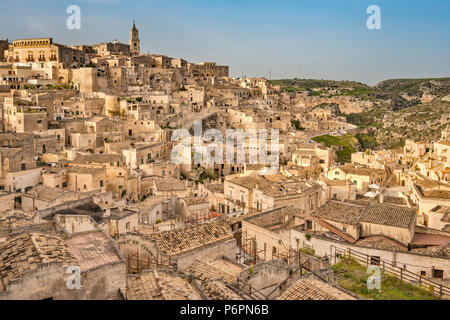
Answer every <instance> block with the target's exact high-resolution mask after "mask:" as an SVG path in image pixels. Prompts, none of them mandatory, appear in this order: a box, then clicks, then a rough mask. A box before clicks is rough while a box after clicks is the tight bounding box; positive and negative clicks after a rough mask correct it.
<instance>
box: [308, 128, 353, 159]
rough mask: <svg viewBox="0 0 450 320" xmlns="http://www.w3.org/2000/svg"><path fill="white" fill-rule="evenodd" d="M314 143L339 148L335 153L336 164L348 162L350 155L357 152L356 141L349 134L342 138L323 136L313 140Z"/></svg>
mask: <svg viewBox="0 0 450 320" xmlns="http://www.w3.org/2000/svg"><path fill="white" fill-rule="evenodd" d="M313 140H314V141H316V142H319V143H323V144H324V145H326V146H327V147H333V146H341V148H338V150H337V151H336V156H337V161H338V162H350V161H351V157H352V153H353V152H356V151H357V150H358V146H359V142H358V139H357V138H356V137H355V136H354V135H351V134H346V135H344V136H331V135H328V134H327V135H323V136H318V137H315V138H313Z"/></svg>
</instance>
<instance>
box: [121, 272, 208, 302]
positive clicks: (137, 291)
mask: <svg viewBox="0 0 450 320" xmlns="http://www.w3.org/2000/svg"><path fill="white" fill-rule="evenodd" d="M126 298H127V299H128V300H201V296H200V295H199V293H198V292H197V291H196V290H195V289H194V288H193V287H192V286H191V285H190V284H189V283H188V282H187V281H186V280H185V279H183V278H181V277H180V276H178V275H176V274H172V273H169V272H164V271H156V270H153V271H144V272H143V273H141V274H140V275H129V276H128V277H127V287H126Z"/></svg>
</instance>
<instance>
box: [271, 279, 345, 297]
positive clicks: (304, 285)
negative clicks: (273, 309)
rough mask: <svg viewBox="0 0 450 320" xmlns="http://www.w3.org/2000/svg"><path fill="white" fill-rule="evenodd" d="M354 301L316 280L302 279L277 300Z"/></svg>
mask: <svg viewBox="0 0 450 320" xmlns="http://www.w3.org/2000/svg"><path fill="white" fill-rule="evenodd" d="M350 299H352V300H354V298H352V297H351V296H350V295H348V294H346V293H344V292H341V291H340V290H338V289H336V288H334V287H332V286H330V285H328V284H326V283H324V282H321V281H319V280H317V279H311V278H304V279H301V280H299V281H297V282H296V283H295V284H294V285H292V286H291V287H290V288H288V289H287V290H286V291H285V292H284V293H283V294H282V295H281V296H280V297H279V298H278V300H350Z"/></svg>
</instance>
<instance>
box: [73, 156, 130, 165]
mask: <svg viewBox="0 0 450 320" xmlns="http://www.w3.org/2000/svg"><path fill="white" fill-rule="evenodd" d="M121 159H122V155H121V154H92V155H88V156H78V157H76V158H75V159H74V160H73V162H72V163H74V164H87V163H89V162H94V163H110V162H117V161H120V160H121Z"/></svg>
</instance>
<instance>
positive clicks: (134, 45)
mask: <svg viewBox="0 0 450 320" xmlns="http://www.w3.org/2000/svg"><path fill="white" fill-rule="evenodd" d="M130 53H131V55H139V54H140V53H141V41H140V40H139V30H138V29H137V28H136V24H135V22H134V21H133V28H132V29H131V31H130Z"/></svg>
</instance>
